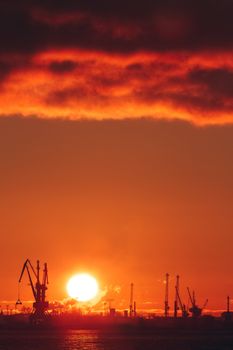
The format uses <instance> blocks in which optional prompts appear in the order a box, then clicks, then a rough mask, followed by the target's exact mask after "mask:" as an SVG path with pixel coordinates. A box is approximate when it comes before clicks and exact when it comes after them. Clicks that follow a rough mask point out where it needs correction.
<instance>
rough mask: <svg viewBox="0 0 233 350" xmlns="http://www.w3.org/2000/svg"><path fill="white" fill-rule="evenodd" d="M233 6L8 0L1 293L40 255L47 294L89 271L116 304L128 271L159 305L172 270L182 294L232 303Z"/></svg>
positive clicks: (0, 108) (61, 292)
mask: <svg viewBox="0 0 233 350" xmlns="http://www.w3.org/2000/svg"><path fill="white" fill-rule="evenodd" d="M210 9H211V11H210ZM232 11H233V5H232V2H230V1H228V0H221V2H214V5H213V2H212V0H204V1H203V0H195V1H194V0H190V1H188V2H187V1H183V0H175V1H173V0H169V1H166V2H164V0H156V1H154V0H153V1H152V0H144V1H143V2H142V1H137V0H135V1H134V4H133V6H132V1H130V0H111V2H110V1H107V0H98V3H97V2H93V1H92V0H85V1H76V0H69V2H65V1H63V0H61V1H60V0H57V1H56V2H54V1H51V0H48V1H46V2H42V1H37V0H34V1H33V2H32V1H28V0H21V1H20V2H19V1H18V0H17V1H16V0H8V1H5V0H4V1H1V3H0V33H1V35H0V193H1V196H0V222H1V232H2V236H1V247H2V255H1V265H0V277H1V281H2V284H1V287H0V300H14V299H15V298H16V297H17V279H18V276H19V272H20V269H21V266H22V264H23V262H24V260H25V259H26V258H30V259H31V260H32V261H35V260H36V259H37V258H39V259H41V260H42V261H43V260H44V261H47V262H48V265H49V274H50V280H51V284H50V287H49V298H50V299H64V298H65V297H66V291H65V284H66V281H67V279H68V278H69V277H70V275H72V274H73V273H75V272H77V271H82V270H87V272H90V273H93V274H94V275H96V277H97V278H98V279H99V281H100V283H101V288H102V289H103V290H105V291H108V293H109V295H112V294H113V298H114V299H115V300H116V301H117V300H118V302H116V305H118V306H119V307H127V306H128V299H129V284H130V282H132V281H133V282H134V283H135V288H136V291H135V292H136V299H137V301H138V305H139V307H140V308H145V307H146V306H147V307H151V308H161V307H162V306H163V298H164V284H163V278H164V275H165V273H166V272H169V273H170V274H171V288H172V290H173V291H174V278H175V275H176V274H177V273H179V274H180V275H181V285H182V295H183V296H184V299H186V300H187V293H186V292H185V288H186V286H188V285H189V286H190V287H191V288H194V289H195V290H196V293H197V297H199V298H200V304H202V302H203V301H204V300H205V299H206V298H207V297H208V298H209V300H210V304H209V307H210V308H212V309H219V308H223V307H225V301H226V296H227V295H228V294H230V295H231V294H233V281H232V279H231V270H230V267H231V246H232V228H233V227H232V226H233V222H232V201H233V186H232V179H233V166H232V156H233V154H232V153H233V126H232V125H233V124H232V123H233V63H232V62H233V60H232V58H233V45H232V43H233V40H232V38H233V22H232ZM26 287H27V286H26V282H24V290H25V289H27V291H26V290H25V298H30V297H31V296H30V290H29V289H28V288H26ZM114 291H115V292H114ZM116 291H118V292H119V293H118V294H116Z"/></svg>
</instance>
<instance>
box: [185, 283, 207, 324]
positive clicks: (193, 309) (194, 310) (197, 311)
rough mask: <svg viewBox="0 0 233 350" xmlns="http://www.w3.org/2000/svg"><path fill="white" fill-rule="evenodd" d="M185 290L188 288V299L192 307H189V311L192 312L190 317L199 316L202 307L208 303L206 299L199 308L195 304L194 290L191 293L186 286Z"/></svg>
mask: <svg viewBox="0 0 233 350" xmlns="http://www.w3.org/2000/svg"><path fill="white" fill-rule="evenodd" d="M187 290H188V295H189V299H190V301H191V304H192V307H191V308H190V309H189V311H190V312H191V313H192V317H194V318H197V317H200V316H201V314H202V311H203V309H204V308H205V307H206V305H207V303H208V299H206V301H205V303H204V305H203V307H202V308H200V307H198V306H197V303H196V297H195V292H193V295H191V293H190V289H189V288H188V287H187Z"/></svg>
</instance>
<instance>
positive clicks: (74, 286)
mask: <svg viewBox="0 0 233 350" xmlns="http://www.w3.org/2000/svg"><path fill="white" fill-rule="evenodd" d="M98 291H99V286H98V283H97V281H96V279H95V278H94V277H92V276H91V275H89V274H88V273H80V274H78V275H75V276H73V277H71V278H70V280H69V281H68V283H67V292H68V294H69V296H70V297H71V298H73V299H76V300H78V301H83V302H85V301H89V300H92V299H94V298H95V297H96V295H97V293H98Z"/></svg>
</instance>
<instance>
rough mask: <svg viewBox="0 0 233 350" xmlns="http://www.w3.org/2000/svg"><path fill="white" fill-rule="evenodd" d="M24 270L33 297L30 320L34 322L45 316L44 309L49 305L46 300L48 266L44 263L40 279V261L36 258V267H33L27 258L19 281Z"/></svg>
mask: <svg viewBox="0 0 233 350" xmlns="http://www.w3.org/2000/svg"><path fill="white" fill-rule="evenodd" d="M25 272H27V275H28V279H29V284H30V287H31V290H32V294H33V297H34V303H33V313H32V320H33V321H35V322H38V321H41V320H43V319H44V318H45V316H46V311H47V310H48V307H49V303H48V301H46V290H47V289H48V287H47V285H48V283H49V280H48V267H47V264H46V263H45V264H44V269H43V275H42V279H40V261H39V260H37V263H36V269H35V268H34V267H33V265H32V264H31V262H30V260H29V259H27V260H26V261H25V263H24V265H23V268H22V271H21V274H20V277H19V283H21V281H22V278H23V276H24V274H25ZM33 280H34V282H33Z"/></svg>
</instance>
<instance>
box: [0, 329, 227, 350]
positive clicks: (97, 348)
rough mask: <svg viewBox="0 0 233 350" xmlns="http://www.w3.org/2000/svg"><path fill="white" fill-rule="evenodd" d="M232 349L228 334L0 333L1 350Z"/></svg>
mask: <svg viewBox="0 0 233 350" xmlns="http://www.w3.org/2000/svg"><path fill="white" fill-rule="evenodd" d="M17 349H19V350H79V349H80V350H233V334H232V333H230V332H218V333H216V332H208V333H207V332H203V333H202V332H178V333H177V332H173V333H171V332H169V333H167V332H165V331H163V332H162V333H161V332H159V331H157V332H156V333H154V332H141V333H126V332H123V333H122V332H119V331H118V332H117V331H115V332H110V331H109V332H103V331H94V330H91V331H80V330H62V331H57V330H56V331H55V330H46V331H42V330H17V331H15V330H7V331H5V330H4V331H3V330H0V350H17Z"/></svg>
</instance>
